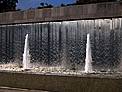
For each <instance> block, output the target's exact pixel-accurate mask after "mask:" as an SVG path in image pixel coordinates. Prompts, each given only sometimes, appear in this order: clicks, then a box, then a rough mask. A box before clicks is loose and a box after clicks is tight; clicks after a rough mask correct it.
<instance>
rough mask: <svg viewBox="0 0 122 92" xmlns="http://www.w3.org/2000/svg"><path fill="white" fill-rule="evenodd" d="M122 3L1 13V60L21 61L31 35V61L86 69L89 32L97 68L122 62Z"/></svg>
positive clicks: (4, 61) (117, 65)
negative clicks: (25, 41)
mask: <svg viewBox="0 0 122 92" xmlns="http://www.w3.org/2000/svg"><path fill="white" fill-rule="evenodd" d="M121 9H122V5H121V3H119V2H108V3H98V4H86V5H74V6H67V7H56V8H45V9H35V10H27V11H16V12H6V13H0V62H1V63H9V62H17V63H20V64H21V63H22V55H23V52H24V40H25V35H26V34H29V48H30V55H31V63H38V64H39V65H43V66H44V65H46V66H63V67H66V68H68V69H80V70H81V69H83V68H84V67H83V66H84V63H85V54H86V40H87V39H86V35H87V33H89V34H90V40H91V49H92V58H93V62H92V64H93V67H94V69H99V68H100V69H106V70H107V69H111V70H112V69H117V68H118V67H120V65H122V63H121V61H122V59H121V58H122V56H121V55H122V32H121V30H122V10H121Z"/></svg>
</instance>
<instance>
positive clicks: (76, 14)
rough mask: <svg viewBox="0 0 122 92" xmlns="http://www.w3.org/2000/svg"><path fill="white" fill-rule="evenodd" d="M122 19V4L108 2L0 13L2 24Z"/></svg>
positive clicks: (0, 22)
mask: <svg viewBox="0 0 122 92" xmlns="http://www.w3.org/2000/svg"><path fill="white" fill-rule="evenodd" d="M113 17H122V4H121V3H119V2H107V3H97V4H85V5H74V6H67V7H58V8H45V9H34V10H27V11H17V12H6V13H0V24H12V23H28V22H45V21H48V22H49V21H63V20H78V19H96V18H113Z"/></svg>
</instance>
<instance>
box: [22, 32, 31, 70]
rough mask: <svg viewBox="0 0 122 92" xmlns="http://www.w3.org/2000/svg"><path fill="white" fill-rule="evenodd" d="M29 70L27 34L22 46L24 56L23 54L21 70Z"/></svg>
mask: <svg viewBox="0 0 122 92" xmlns="http://www.w3.org/2000/svg"><path fill="white" fill-rule="evenodd" d="M29 68H30V55H29V41H28V34H27V35H26V38H25V46H24V54H23V69H24V70H25V69H29Z"/></svg>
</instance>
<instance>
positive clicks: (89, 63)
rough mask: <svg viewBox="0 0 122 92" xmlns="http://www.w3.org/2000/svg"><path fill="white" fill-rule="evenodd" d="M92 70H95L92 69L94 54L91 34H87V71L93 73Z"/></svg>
mask: <svg viewBox="0 0 122 92" xmlns="http://www.w3.org/2000/svg"><path fill="white" fill-rule="evenodd" d="M92 72H93V70H92V55H91V44H90V34H87V43H86V59H85V73H92Z"/></svg>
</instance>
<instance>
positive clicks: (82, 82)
mask: <svg viewBox="0 0 122 92" xmlns="http://www.w3.org/2000/svg"><path fill="white" fill-rule="evenodd" d="M0 86H7V87H14V88H24V89H33V90H47V91H55V92H121V90H122V78H118V79H117V78H97V77H96V78H95V77H82V76H58V75H41V74H27V73H10V72H0Z"/></svg>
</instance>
